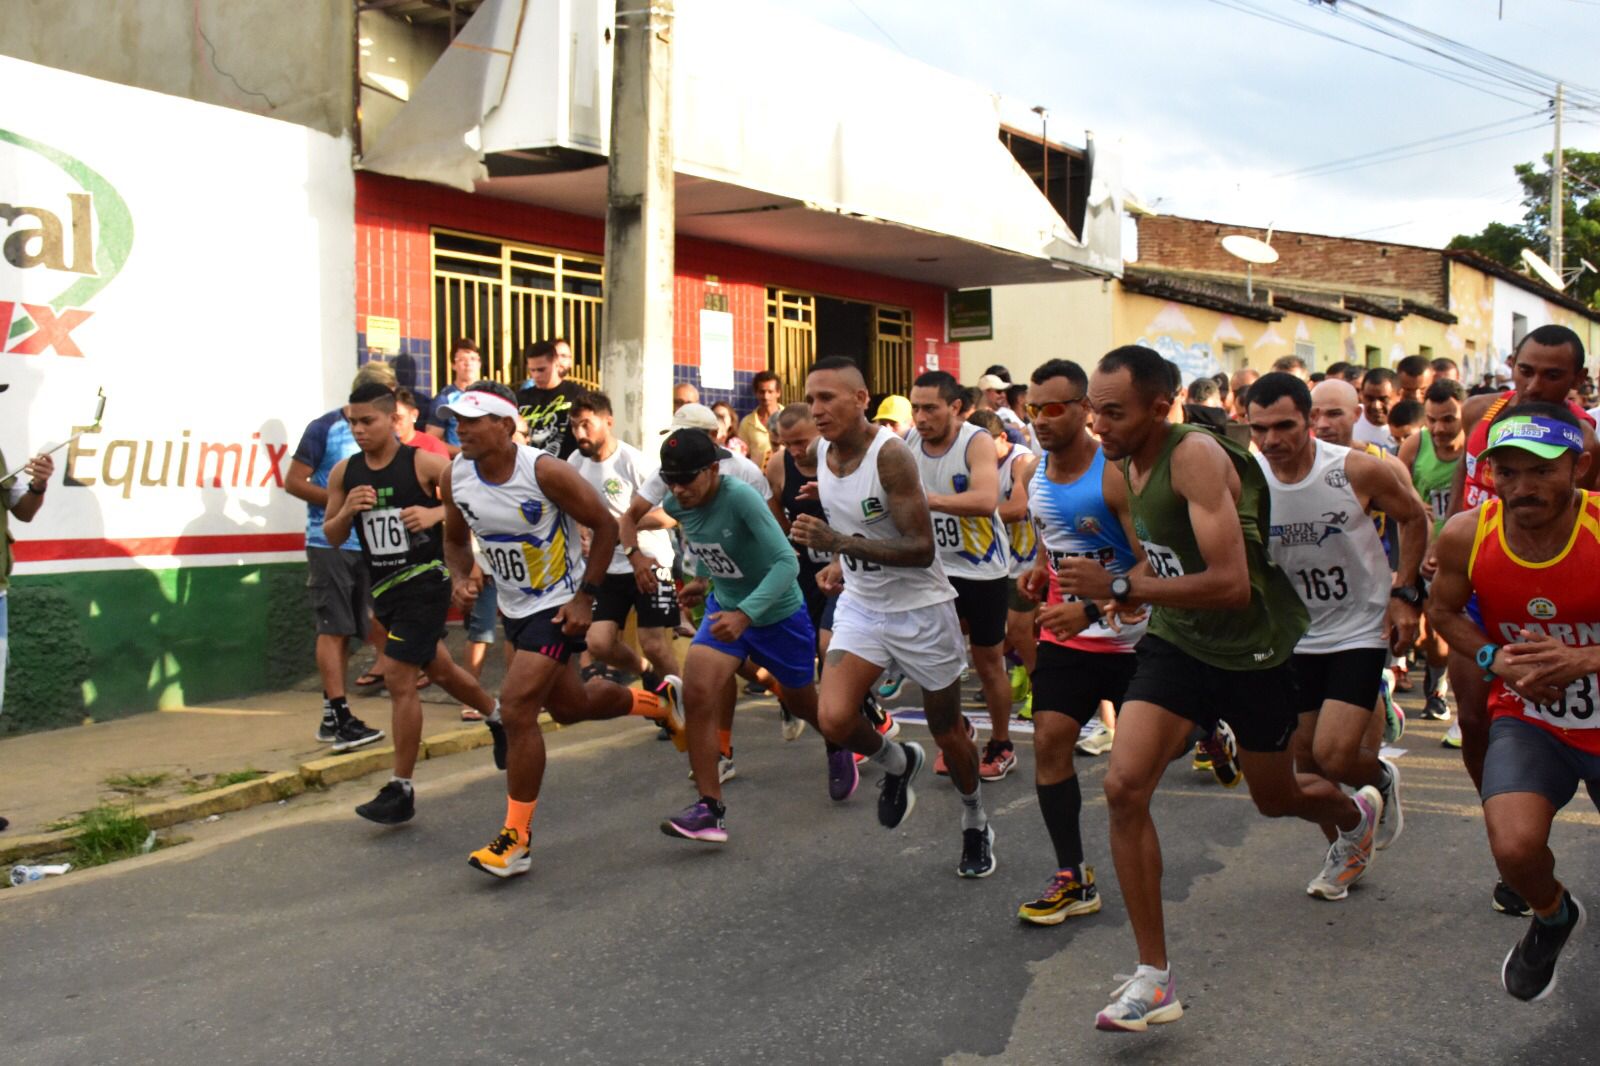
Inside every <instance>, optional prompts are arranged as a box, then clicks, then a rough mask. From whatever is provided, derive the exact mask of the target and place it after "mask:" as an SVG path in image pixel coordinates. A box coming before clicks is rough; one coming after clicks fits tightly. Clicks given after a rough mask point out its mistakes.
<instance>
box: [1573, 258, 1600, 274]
mask: <svg viewBox="0 0 1600 1066" xmlns="http://www.w3.org/2000/svg"><path fill="white" fill-rule="evenodd" d="M1578 263H1579V265H1581V266H1582V267H1583V269H1584V270H1587V271H1588V272H1589V273H1591V274H1600V270H1597V269H1596V268H1595V265H1594V264H1593V263H1591V262H1589V260H1587V259H1582V258H1580V259H1579V260H1578Z"/></svg>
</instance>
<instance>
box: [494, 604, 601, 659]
mask: <svg viewBox="0 0 1600 1066" xmlns="http://www.w3.org/2000/svg"><path fill="white" fill-rule="evenodd" d="M560 610H561V608H560V607H550V608H547V609H545V610H543V611H535V612H534V613H533V614H530V615H525V616H523V617H521V618H507V619H506V639H507V640H509V641H510V642H511V646H512V647H514V648H516V649H517V650H518V651H531V652H537V653H538V654H540V655H543V656H545V657H546V658H548V659H554V660H555V661H556V662H558V663H566V662H567V660H569V659H571V658H572V657H573V656H574V655H578V654H580V653H582V652H583V651H585V650H587V649H588V647H589V644H588V642H587V641H585V640H584V639H583V634H581V633H579V634H576V635H574V636H568V635H567V634H566V633H564V632H562V631H561V623H559V622H557V621H556V620H555V619H556V613H557V612H558V611H560Z"/></svg>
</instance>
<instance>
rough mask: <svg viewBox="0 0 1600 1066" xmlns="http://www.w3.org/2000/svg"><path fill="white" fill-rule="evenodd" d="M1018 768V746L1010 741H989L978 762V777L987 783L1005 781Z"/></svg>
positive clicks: (991, 739) (992, 739)
mask: <svg viewBox="0 0 1600 1066" xmlns="http://www.w3.org/2000/svg"><path fill="white" fill-rule="evenodd" d="M1016 768H1017V749H1016V745H1014V744H1012V743H1011V741H1009V740H1004V741H1001V740H995V739H994V738H992V737H991V738H990V739H989V743H987V744H985V745H984V746H983V756H982V758H980V759H979V760H978V776H979V777H980V778H982V779H983V780H985V781H1003V780H1005V776H1006V775H1007V774H1009V773H1010V772H1011V771H1012V770H1015V769H1016Z"/></svg>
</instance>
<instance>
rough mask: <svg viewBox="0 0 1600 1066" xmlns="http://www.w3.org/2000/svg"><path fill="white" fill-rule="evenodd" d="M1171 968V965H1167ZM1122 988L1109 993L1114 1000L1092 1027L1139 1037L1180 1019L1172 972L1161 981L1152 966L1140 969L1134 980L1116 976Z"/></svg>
mask: <svg viewBox="0 0 1600 1066" xmlns="http://www.w3.org/2000/svg"><path fill="white" fill-rule="evenodd" d="M1168 965H1169V967H1170V965H1171V964H1170V963H1169V964H1168ZM1115 980H1118V981H1121V982H1122V984H1121V986H1120V987H1118V988H1117V990H1116V991H1115V992H1113V993H1111V994H1112V995H1113V996H1116V997H1117V998H1116V999H1114V1000H1113V1001H1112V1002H1111V1003H1110V1004H1109V1005H1108V1006H1107V1007H1106V1009H1105V1010H1103V1011H1101V1012H1100V1013H1099V1014H1097V1015H1095V1019H1094V1027H1095V1028H1096V1029H1103V1030H1105V1031H1106V1032H1112V1033H1142V1032H1144V1031H1145V1030H1146V1029H1148V1028H1149V1027H1150V1026H1152V1025H1161V1024H1162V1023H1164V1022H1175V1021H1177V1020H1178V1019H1179V1018H1181V1017H1183V1004H1182V1003H1180V1002H1178V995H1177V992H1176V990H1175V989H1174V988H1173V982H1172V970H1171V969H1170V968H1169V969H1168V970H1167V976H1166V977H1165V978H1163V977H1162V976H1161V971H1160V970H1157V969H1156V968H1155V967H1154V966H1144V965H1141V966H1139V968H1138V969H1137V970H1135V971H1134V973H1133V976H1131V977H1130V976H1128V975H1127V974H1122V973H1119V974H1117V976H1116V978H1115Z"/></svg>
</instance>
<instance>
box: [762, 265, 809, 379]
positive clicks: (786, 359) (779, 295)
mask: <svg viewBox="0 0 1600 1066" xmlns="http://www.w3.org/2000/svg"><path fill="white" fill-rule="evenodd" d="M816 361H817V306H816V300H815V299H814V298H813V297H812V296H811V294H810V293H805V292H789V291H788V290H786V289H774V288H769V289H768V290H767V366H768V367H769V368H771V370H772V371H773V373H775V374H777V375H778V380H779V381H780V382H782V383H783V402H784V403H795V402H797V401H799V400H802V399H804V398H805V392H806V375H807V374H808V373H810V372H811V364H812V363H815V362H816Z"/></svg>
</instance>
